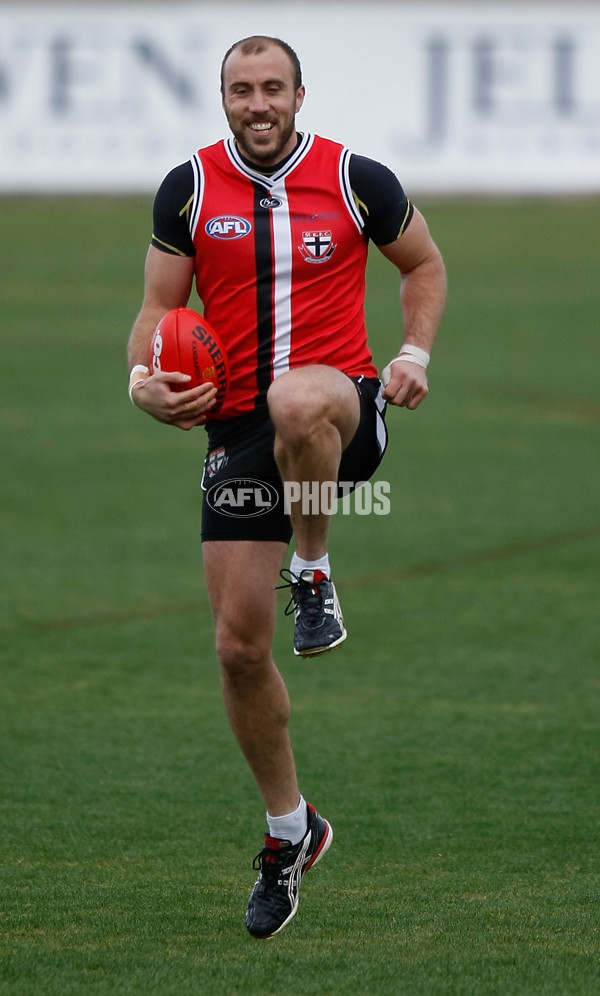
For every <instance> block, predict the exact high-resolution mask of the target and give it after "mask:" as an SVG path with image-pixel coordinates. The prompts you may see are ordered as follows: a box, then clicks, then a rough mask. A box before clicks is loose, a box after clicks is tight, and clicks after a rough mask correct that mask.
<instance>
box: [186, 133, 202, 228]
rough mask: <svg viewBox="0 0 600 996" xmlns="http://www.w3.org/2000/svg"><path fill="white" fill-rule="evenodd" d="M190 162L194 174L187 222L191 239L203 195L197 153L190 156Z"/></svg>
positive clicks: (200, 163) (200, 162) (200, 168)
mask: <svg viewBox="0 0 600 996" xmlns="http://www.w3.org/2000/svg"><path fill="white" fill-rule="evenodd" d="M190 162H191V164H192V172H193V174H194V199H193V202H192V210H191V211H190V222H189V224H190V235H191V236H192V239H193V238H194V234H195V232H196V227H197V225H198V219H199V217H200V211H201V209H202V200H203V197H204V167H203V165H202V160H201V159H200V156H199V155H198V154H197V153H195V154H194V155H193V156H192V158H191V159H190Z"/></svg>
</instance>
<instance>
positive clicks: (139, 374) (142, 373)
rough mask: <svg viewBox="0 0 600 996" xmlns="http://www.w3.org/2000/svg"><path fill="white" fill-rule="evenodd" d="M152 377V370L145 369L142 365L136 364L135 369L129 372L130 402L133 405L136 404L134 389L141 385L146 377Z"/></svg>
mask: <svg viewBox="0 0 600 996" xmlns="http://www.w3.org/2000/svg"><path fill="white" fill-rule="evenodd" d="M149 376H150V368H149V367H145V366H144V365H143V364H142V363H136V365H135V366H134V367H132V368H131V370H130V371H129V400H130V401H131V403H132V404H135V401H134V400H133V389H134V387H135V385H136V384H141V382H142V381H143V380H146V377H149Z"/></svg>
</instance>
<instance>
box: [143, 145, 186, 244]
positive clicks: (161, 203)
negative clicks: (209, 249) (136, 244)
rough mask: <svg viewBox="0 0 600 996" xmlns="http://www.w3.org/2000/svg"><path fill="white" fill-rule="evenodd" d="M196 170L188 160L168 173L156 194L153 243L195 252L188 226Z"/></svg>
mask: <svg viewBox="0 0 600 996" xmlns="http://www.w3.org/2000/svg"><path fill="white" fill-rule="evenodd" d="M193 196H194V174H193V172H192V164H191V163H190V162H189V160H188V162H187V163H182V164H181V166H176V167H175V169H172V170H171V172H170V173H167V175H166V177H165V178H164V180H163V182H162V183H161V185H160V187H159V188H158V192H157V194H156V197H155V198H154V209H153V229H152V245H153V246H154V247H155V248H156V249H160V250H161V251H162V252H167V253H170V254H171V255H173V256H195V255H196V249H195V246H194V243H193V242H192V236H191V235H190V229H189V224H188V220H189V212H190V207H191V203H192V198H193Z"/></svg>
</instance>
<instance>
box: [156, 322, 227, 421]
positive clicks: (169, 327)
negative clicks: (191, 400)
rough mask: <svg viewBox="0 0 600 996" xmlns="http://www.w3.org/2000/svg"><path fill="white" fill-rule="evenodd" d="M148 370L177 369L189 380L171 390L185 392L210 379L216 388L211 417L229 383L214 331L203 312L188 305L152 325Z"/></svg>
mask: <svg viewBox="0 0 600 996" xmlns="http://www.w3.org/2000/svg"><path fill="white" fill-rule="evenodd" d="M150 369H151V371H152V373H155V372H156V371H157V370H164V371H165V372H166V373H172V372H174V371H179V372H180V373H186V374H189V375H190V377H191V380H188V381H186V382H185V383H184V384H172V385H171V389H172V390H173V391H189V390H190V388H192V387H197V386H198V385H199V384H204V383H206V381H211V382H212V383H213V384H214V385H215V387H216V388H217V398H216V404H215V405H214V407H213V408H212V409H211V411H210V414H209V416H208V417H209V418H214V416H215V415H216V413H217V412H218V411H219V409H220V407H221V405H222V404H223V399H224V397H225V394H226V392H227V388H228V386H229V363H228V360H227V354H226V352H225V349H224V347H223V343H222V342H221V340H220V338H219V336H218V334H217V333H216V332H215V330H214V329H213V327H212V326H211V325H209V323H208V322H207V321H206V319H205V318H204V316H203V315H201V314H199V313H198V312H197V311H193V310H192V309H191V308H173V310H172V311H167V313H166V315H164V316H163V318H161V320H160V322H159V323H158V325H157V326H156V330H155V332H154V335H153V336H152V342H151V344H150Z"/></svg>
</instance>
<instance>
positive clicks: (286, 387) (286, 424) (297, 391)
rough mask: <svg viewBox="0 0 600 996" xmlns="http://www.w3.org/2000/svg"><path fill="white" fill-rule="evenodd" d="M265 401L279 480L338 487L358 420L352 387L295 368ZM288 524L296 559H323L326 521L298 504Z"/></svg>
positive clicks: (317, 370) (340, 377)
mask: <svg viewBox="0 0 600 996" xmlns="http://www.w3.org/2000/svg"><path fill="white" fill-rule="evenodd" d="M267 399H268V403H269V411H270V414H271V419H272V421H273V423H274V425H275V459H276V460H277V465H278V467H279V471H280V473H281V476H282V479H283V480H284V481H297V482H302V481H308V482H317V483H318V484H321V483H322V482H323V481H337V478H338V470H339V466H340V460H341V457H342V452H343V451H344V449H345V448H346V446H347V445H348V443H349V442H350V441H351V439H352V437H353V436H354V433H355V432H356V429H357V428H358V423H359V419H360V402H359V399H358V394H357V391H356V388H355V386H354V384H353V383H352V381H351V380H349V378H348V377H346V376H345V375H344V374H343V373H340V371H339V370H335V369H333V367H326V366H321V365H316V366H311V367H300V368H299V369H297V370H290V371H289V372H288V373H285V374H282V375H281V376H280V377H278V378H277V380H275V381H273V383H272V384H271V387H270V388H269V393H268V395H267ZM290 518H291V520H292V526H293V529H294V534H295V538H296V551H297V553H298V554H299V556H301V557H303V558H304V559H305V560H316V559H317V558H319V557H321V556H323V554H325V553H326V551H327V536H328V533H329V523H330V516H328V515H326V514H323V513H322V512H319V513H314V512H311V513H308V514H305V513H303V512H302V507H301V502H293V503H292V505H291V509H290Z"/></svg>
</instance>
